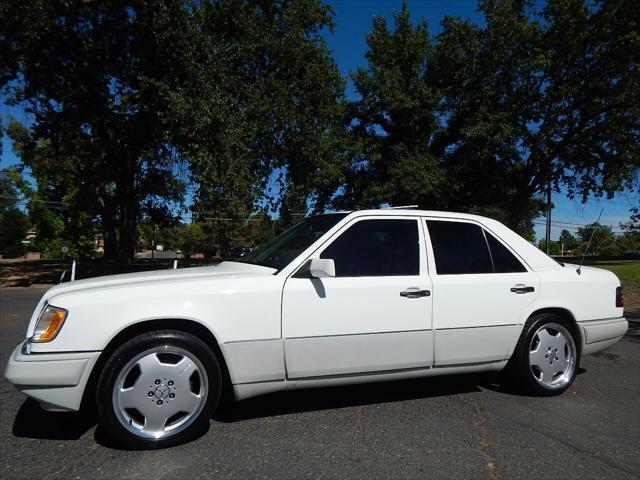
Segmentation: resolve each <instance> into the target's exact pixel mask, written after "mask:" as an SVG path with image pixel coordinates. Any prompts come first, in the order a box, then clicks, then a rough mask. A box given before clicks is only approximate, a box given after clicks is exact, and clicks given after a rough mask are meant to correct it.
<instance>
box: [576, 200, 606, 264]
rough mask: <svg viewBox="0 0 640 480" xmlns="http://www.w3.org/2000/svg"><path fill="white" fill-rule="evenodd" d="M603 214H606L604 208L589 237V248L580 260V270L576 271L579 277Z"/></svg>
mask: <svg viewBox="0 0 640 480" xmlns="http://www.w3.org/2000/svg"><path fill="white" fill-rule="evenodd" d="M602 212H604V208H603V209H602V210H600V215H598V220H596V223H595V224H594V225H593V230H592V231H591V236H590V237H589V243H587V248H586V249H585V250H584V253H583V254H582V260H580V265H579V266H578V270H576V272H578V275H580V273H582V264H583V263H584V258H585V257H586V256H587V252H588V251H589V247H590V246H591V241H592V240H593V236H594V235H595V234H596V230H597V229H598V227H599V226H600V218H601V217H602Z"/></svg>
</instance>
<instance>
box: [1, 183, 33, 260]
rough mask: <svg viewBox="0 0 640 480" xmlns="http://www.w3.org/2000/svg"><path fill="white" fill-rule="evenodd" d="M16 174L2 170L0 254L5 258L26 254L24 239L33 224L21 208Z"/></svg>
mask: <svg viewBox="0 0 640 480" xmlns="http://www.w3.org/2000/svg"><path fill="white" fill-rule="evenodd" d="M18 193H19V192H18V189H17V188H16V185H15V176H13V175H11V172H0V255H2V256H3V257H5V258H13V257H18V256H20V255H23V254H24V250H25V247H24V245H23V244H22V240H24V238H25V233H26V232H27V230H28V229H29V227H30V226H31V222H30V221H29V217H28V216H27V215H26V214H25V213H24V212H22V211H21V210H20V208H19V206H18V205H19V204H18V199H19V197H18Z"/></svg>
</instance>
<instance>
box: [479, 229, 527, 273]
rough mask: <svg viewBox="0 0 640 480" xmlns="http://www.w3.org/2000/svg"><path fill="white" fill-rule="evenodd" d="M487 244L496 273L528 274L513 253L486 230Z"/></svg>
mask: <svg viewBox="0 0 640 480" xmlns="http://www.w3.org/2000/svg"><path fill="white" fill-rule="evenodd" d="M485 235H486V236H487V242H489V248H490V249H491V257H492V258H493V271H494V272H495V273H512V272H526V271H527V269H526V268H524V265H522V263H520V260H518V259H517V258H516V257H515V255H514V254H513V253H511V252H510V251H509V250H507V248H506V247H505V246H504V245H502V244H501V243H500V242H499V241H498V240H497V239H496V238H495V237H494V236H493V235H491V234H490V233H489V232H487V231H486V230H485Z"/></svg>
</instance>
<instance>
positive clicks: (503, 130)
mask: <svg viewBox="0 0 640 480" xmlns="http://www.w3.org/2000/svg"><path fill="white" fill-rule="evenodd" d="M537 8H538V7H536V5H534V4H533V2H529V1H513V0H490V1H489V0H487V1H481V2H480V3H479V9H480V11H481V12H483V13H484V16H485V23H486V24H485V26H482V27H480V26H478V25H475V24H472V23H470V22H468V21H465V20H462V19H459V18H452V17H447V18H445V19H444V21H443V23H442V27H443V31H442V33H440V34H438V35H437V36H436V37H435V38H430V37H429V35H428V31H427V25H426V23H424V22H421V23H418V24H417V25H416V26H413V24H412V23H411V21H410V19H409V13H408V9H407V7H406V4H404V5H403V8H402V10H401V11H400V12H398V13H396V14H395V15H394V25H393V29H389V28H388V26H387V25H386V22H385V21H384V19H382V18H376V19H375V20H374V22H373V27H372V31H371V33H369V34H368V35H367V44H368V50H367V52H366V54H365V56H366V58H367V61H368V67H367V69H359V70H358V71H357V72H355V73H354V74H353V75H352V76H353V80H354V84H355V86H356V88H357V91H358V93H359V94H360V96H361V99H360V100H358V101H356V102H355V103H354V105H353V119H354V127H353V134H354V137H355V138H356V139H357V140H358V141H359V142H360V144H361V148H362V152H363V153H362V155H360V156H357V157H356V160H355V161H354V162H352V163H351V165H350V168H349V169H348V173H347V186H346V188H345V191H344V195H342V196H341V198H339V200H341V201H342V203H343V204H346V205H353V206H366V205H378V204H380V203H381V202H389V203H392V204H411V203H418V204H419V205H421V206H423V207H437V208H445V209H453V210H461V211H466V210H471V209H474V210H477V209H486V208H489V209H493V208H497V209H502V210H505V211H506V212H507V217H506V223H507V224H508V225H509V226H511V227H512V228H515V229H517V230H519V231H524V232H526V231H527V229H528V227H527V224H528V223H529V220H530V219H531V218H532V217H533V216H536V215H537V214H538V213H539V212H540V211H541V207H542V203H541V202H540V197H541V196H542V194H543V193H544V192H545V190H546V188H547V184H548V182H551V184H552V188H554V189H555V190H556V191H559V190H560V188H561V187H562V186H564V187H566V189H567V190H568V191H569V195H570V196H571V197H573V196H578V197H582V198H583V200H586V198H587V197H588V196H589V195H591V194H595V195H596V196H599V195H612V194H613V193H614V192H616V191H619V190H621V189H624V188H634V187H635V183H634V179H637V176H638V164H639V161H638V159H639V158H640V151H639V149H640V141H639V140H640V138H639V132H640V71H639V70H638V68H637V65H638V62H639V60H640V34H639V33H638V32H639V31H638V29H637V23H636V22H637V20H636V19H637V18H638V17H639V16H640V4H639V3H638V2H631V1H628V0H614V1H610V2H603V1H596V2H594V3H593V5H591V4H587V2H585V1H583V0H550V1H549V2H548V3H547V4H546V5H545V6H544V7H543V8H542V10H537ZM523 222H524V224H523Z"/></svg>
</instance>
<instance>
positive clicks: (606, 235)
mask: <svg viewBox="0 0 640 480" xmlns="http://www.w3.org/2000/svg"><path fill="white" fill-rule="evenodd" d="M594 228H595V229H596V230H595V233H594V234H593V240H591V246H590V247H589V251H588V252H587V253H588V255H592V256H598V255H605V256H616V255H620V254H622V252H621V251H620V250H619V245H617V244H616V237H615V235H614V234H613V231H612V229H611V227H610V226H609V225H600V224H597V223H592V224H590V225H587V226H585V227H580V228H579V229H578V232H577V237H578V240H579V242H580V243H579V251H580V255H583V254H584V253H585V252H586V251H587V245H588V244H589V239H590V238H591V234H592V233H593V231H594Z"/></svg>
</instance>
